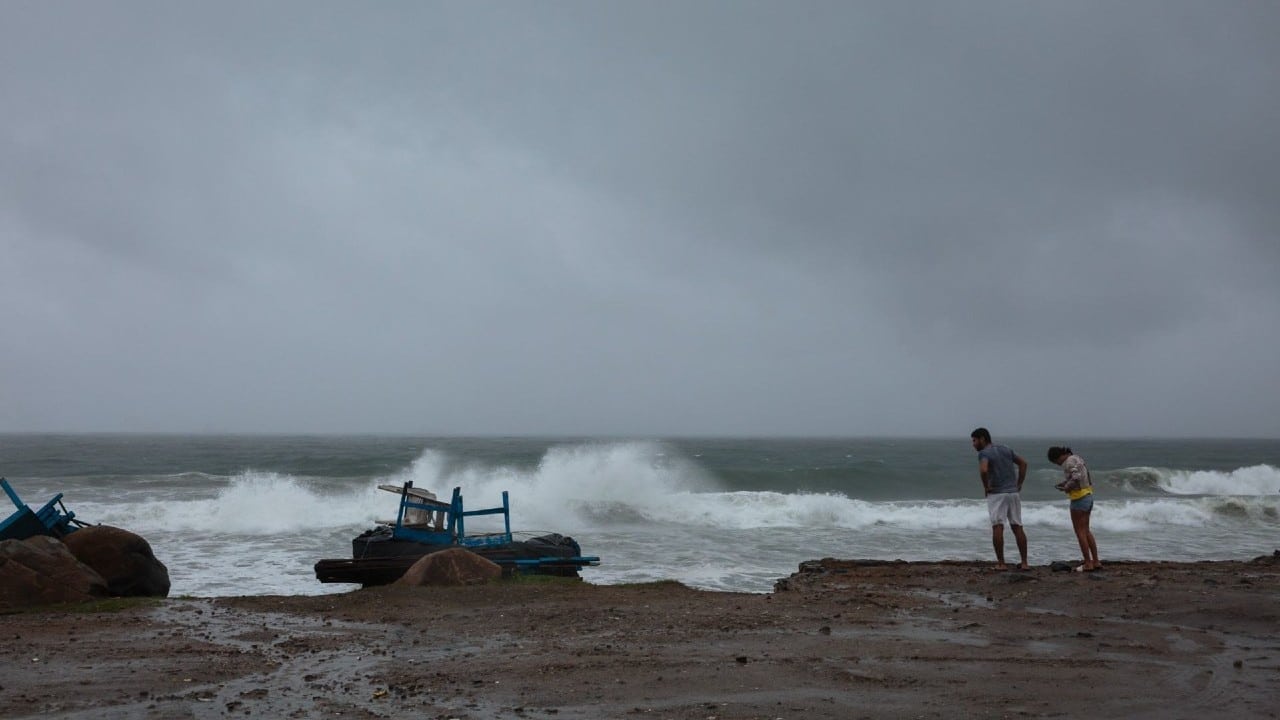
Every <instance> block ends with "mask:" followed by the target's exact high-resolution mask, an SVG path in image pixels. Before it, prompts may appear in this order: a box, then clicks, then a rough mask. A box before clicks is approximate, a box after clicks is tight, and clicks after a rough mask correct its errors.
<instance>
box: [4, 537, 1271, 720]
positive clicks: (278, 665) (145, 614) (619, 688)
mask: <svg viewBox="0 0 1280 720" xmlns="http://www.w3.org/2000/svg"><path fill="white" fill-rule="evenodd" d="M801 568H802V571H801V572H797V573H796V574H794V575H792V576H791V577H789V578H786V579H783V580H780V582H779V587H778V588H777V589H776V590H775V592H772V593H768V594H737V593H716V592H703V591H696V590H691V589H689V588H686V587H684V586H682V585H679V584H677V583H655V584H645V585H630V586H596V585H591V584H588V583H577V582H566V581H557V582H525V581H521V582H503V583H498V584H493V585H488V586H480V587H466V588H394V587H386V588H373V589H369V590H357V591H352V592H349V593H344V594H340V595H321V596H306V597H272V596H265V597H263V596H259V597H228V598H211V599H181V598H171V599H167V600H162V601H141V602H127V603H123V605H124V606H125V607H124V608H123V609H112V608H116V607H117V606H118V605H120V604H121V603H119V602H112V603H108V604H106V605H101V604H99V605H96V606H90V607H82V608H60V609H54V610H39V611H31V612H23V613H16V614H8V615H2V616H0V638H3V644H2V645H0V648H2V649H0V717H5V718H24V717H33V718H34V717H40V718H86V719H87V718H95V719H98V718H226V717H255V718H257V717H282V718H283V717H294V718H303V717H343V718H393V717H394V718H400V717H423V718H459V719H460V720H462V719H479V718H530V719H533V718H538V719H542V718H555V719H557V720H561V719H568V718H632V717H637V718H639V717H652V718H682V719H683V718H688V719H690V720H692V719H695V718H696V719H697V720H708V719H709V718H715V719H717V720H729V719H737V718H744V719H745V718H767V719H770V720H772V719H773V718H788V719H791V718H805V719H811V718H863V717H866V718H883V717H888V718H897V717H902V718H907V717H910V718H942V717H947V718H952V717H965V716H967V717H1046V716H1052V717H1083V716H1090V717H1107V718H1121V717H1123V718H1170V717H1198V716H1209V717H1221V716H1232V717H1239V718H1254V717H1276V715H1277V713H1280V557H1276V556H1266V557H1263V558H1259V559H1258V560H1256V561H1253V562H1197V563H1146V562H1131V563H1111V564H1109V565H1108V567H1107V568H1106V569H1105V570H1103V571H1101V572H1096V573H1073V572H1052V571H1051V570H1050V569H1049V568H1048V567H1037V568H1034V569H1033V570H1032V571H1030V572H1026V573H1017V572H995V571H993V570H991V569H990V564H988V563H966V562H947V563H877V562H872V561H850V560H830V559H828V560H822V561H813V562H810V563H805V564H804V565H802V566H801ZM588 572H589V571H588Z"/></svg>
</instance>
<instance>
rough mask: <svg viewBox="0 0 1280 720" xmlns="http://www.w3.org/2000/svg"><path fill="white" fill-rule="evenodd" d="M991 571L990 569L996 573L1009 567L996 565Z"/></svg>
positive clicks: (1002, 564) (1001, 564)
mask: <svg viewBox="0 0 1280 720" xmlns="http://www.w3.org/2000/svg"><path fill="white" fill-rule="evenodd" d="M991 569H992V570H996V571H1001V570H1008V569H1009V566H1008V565H1005V564H1004V563H996V566H995V567H994V568H991Z"/></svg>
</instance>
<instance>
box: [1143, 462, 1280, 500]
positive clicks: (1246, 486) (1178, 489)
mask: <svg viewBox="0 0 1280 720" xmlns="http://www.w3.org/2000/svg"><path fill="white" fill-rule="evenodd" d="M1157 485H1158V486H1159V487H1160V489H1162V490H1164V491H1165V492H1168V493H1172V494H1174V495H1277V494H1280V468H1275V467H1272V466H1271V465H1253V466H1251V467H1243V468H1238V469H1236V470H1232V471H1230V472H1219V471H1215V470H1196V471H1186V470H1174V471H1168V472H1167V474H1164V473H1162V477H1161V478H1160V480H1159V481H1158V482H1157Z"/></svg>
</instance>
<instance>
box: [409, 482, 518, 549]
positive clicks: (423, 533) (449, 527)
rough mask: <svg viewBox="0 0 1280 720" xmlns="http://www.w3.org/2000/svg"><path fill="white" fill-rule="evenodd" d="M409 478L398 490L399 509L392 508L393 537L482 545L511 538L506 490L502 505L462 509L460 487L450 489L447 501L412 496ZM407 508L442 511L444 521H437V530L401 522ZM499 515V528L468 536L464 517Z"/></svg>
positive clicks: (435, 542)
mask: <svg viewBox="0 0 1280 720" xmlns="http://www.w3.org/2000/svg"><path fill="white" fill-rule="evenodd" d="M411 488H413V482H412V481H409V482H406V483H405V484H404V488H403V489H402V490H401V491H400V509H399V511H397V512H396V525H395V529H394V530H393V531H392V533H391V534H392V537H394V538H396V539H397V540H409V541H412V542H417V543H423V544H426V545H461V546H462V547H484V546H486V545H505V544H507V543H510V542H511V504H510V502H509V500H508V499H507V491H506V490H503V491H502V507H493V508H485V509H483V510H463V509H462V488H460V487H456V488H454V489H453V498H452V499H451V500H450V501H449V502H448V503H443V502H440V501H439V500H427V499H425V498H419V497H415V496H414V495H413V494H412V493H410V492H409V490H410V489H411ZM410 510H421V511H425V512H426V513H429V514H436V513H444V515H445V518H447V524H446V523H438V524H437V525H442V526H443V527H442V528H441V529H439V530H434V529H433V530H428V529H424V528H421V527H416V526H412V525H406V524H405V515H406V514H407V512H408V511H410ZM499 513H500V514H501V515H502V521H503V531H502V532H500V533H487V534H484V535H475V536H471V537H468V536H467V529H466V518H469V517H474V516H476V515H497V514H499Z"/></svg>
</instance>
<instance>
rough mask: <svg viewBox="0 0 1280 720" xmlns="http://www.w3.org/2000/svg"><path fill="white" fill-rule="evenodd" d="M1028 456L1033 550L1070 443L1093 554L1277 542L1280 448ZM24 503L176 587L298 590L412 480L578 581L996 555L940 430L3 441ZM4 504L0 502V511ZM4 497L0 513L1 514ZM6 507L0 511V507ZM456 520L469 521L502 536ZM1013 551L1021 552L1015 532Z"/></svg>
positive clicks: (1212, 553) (966, 457)
mask: <svg viewBox="0 0 1280 720" xmlns="http://www.w3.org/2000/svg"><path fill="white" fill-rule="evenodd" d="M996 441H997V442H1000V443H1004V444H1007V445H1009V446H1010V447H1012V448H1013V449H1014V450H1015V451H1017V452H1018V453H1019V454H1021V455H1022V456H1023V457H1025V458H1027V460H1028V461H1029V462H1030V464H1031V469H1030V471H1029V474H1028V478H1027V482H1026V486H1025V488H1024V492H1023V521H1024V522H1025V524H1026V529H1027V534H1028V536H1029V539H1030V549H1031V562H1032V564H1045V563H1048V562H1050V561H1052V560H1055V559H1063V560H1070V559H1074V558H1076V557H1078V551H1077V549H1076V544H1075V540H1074V536H1073V535H1072V534H1071V529H1070V521H1069V519H1068V515H1067V504H1066V500H1065V499H1064V498H1063V496H1062V495H1061V494H1060V493H1058V492H1057V491H1056V490H1054V489H1053V484H1054V483H1055V482H1057V481H1058V480H1059V479H1060V478H1061V470H1060V469H1059V468H1058V467H1057V466H1055V465H1052V464H1050V463H1049V462H1048V460H1046V459H1045V450H1046V449H1047V448H1048V446H1049V445H1059V444H1068V445H1071V446H1072V447H1073V448H1074V449H1075V451H1076V452H1077V453H1078V454H1079V455H1081V456H1082V457H1084V458H1085V460H1086V461H1087V462H1088V464H1089V466H1090V468H1091V471H1092V473H1093V477H1094V483H1095V486H1096V490H1097V492H1096V496H1095V497H1096V505H1095V509H1094V512H1093V520H1092V525H1093V530H1094V534H1095V536H1096V537H1097V540H1098V546H1099V551H1100V554H1101V556H1102V559H1103V561H1104V562H1106V561H1107V560H1122V559H1123V560H1245V559H1250V558H1253V557H1256V556H1258V555H1263V554H1268V555H1269V554H1271V553H1272V552H1273V551H1274V550H1276V549H1277V548H1280V440H1073V439H1066V441H1065V443H1064V440H1063V439H1060V438H1053V439H1035V438H1001V437H997V438H996ZM0 475H2V476H4V477H6V478H8V480H9V481H10V483H11V484H12V485H13V486H14V488H15V489H16V490H17V492H18V493H19V494H20V495H21V496H22V498H23V500H24V501H25V502H27V503H29V504H31V505H39V504H43V503H44V502H45V501H46V500H48V499H49V497H51V496H52V495H53V494H55V493H59V492H61V493H63V495H64V497H63V502H64V503H65V504H66V506H67V508H68V509H70V510H72V511H74V512H75V513H76V516H77V518H78V519H81V520H84V521H87V522H90V523H102V524H107V525H114V526H117V527H121V528H125V529H127V530H131V531H133V532H135V533H138V534H139V535H141V536H143V537H145V538H146V539H147V540H148V541H149V542H150V543H151V546H152V548H153V549H154V550H155V553H156V555H157V556H158V557H159V558H160V559H161V561H163V562H164V563H165V565H166V566H168V568H169V576H170V579H171V581H172V590H171V593H172V595H175V596H194V597H208V596H224V595H273V594H291V595H311V594H321V593H332V592H344V591H347V590H351V589H354V588H355V587H356V586H354V585H340V584H322V583H319V582H318V581H316V579H315V575H314V570H313V566H314V564H315V562H316V561H317V560H320V559H322V558H343V557H350V554H351V539H352V537H354V536H355V535H358V534H359V533H360V532H362V531H363V530H365V529H367V528H369V527H372V526H373V525H374V524H375V523H376V522H377V521H378V520H382V519H388V518H394V516H395V511H396V504H397V497H396V496H395V495H393V494H391V493H387V492H385V491H380V490H378V489H377V486H378V485H379V484H384V483H391V484H399V483H402V482H404V481H406V480H412V481H413V483H414V485H415V486H417V487H422V488H427V489H429V490H432V491H434V492H435V493H436V494H437V495H439V496H441V497H445V498H447V497H448V495H449V494H450V492H451V491H452V489H453V488H454V487H461V488H462V492H463V496H464V498H465V501H466V504H467V507H468V508H469V509H471V508H480V507H491V506H495V505H499V504H501V493H502V491H503V490H507V491H509V493H510V501H511V524H512V529H513V530H514V531H517V534H518V535H522V536H527V535H532V534H540V533H543V532H559V533H562V534H565V535H570V536H572V537H573V538H575V539H576V540H577V541H578V542H579V543H580V545H581V547H582V551H583V553H584V554H586V555H597V556H599V557H600V558H601V562H600V565H599V566H598V567H592V568H587V569H585V570H583V572H582V575H583V578H584V579H585V580H586V581H587V582H590V583H599V584H614V583H628V582H643V581H650V580H659V579H672V580H678V581H680V582H682V583H685V584H687V585H690V586H693V587H697V588H706V589H714V590H734V591H745V592H768V591H769V590H771V589H772V587H773V583H774V581H775V580H777V579H778V578H781V577H785V576H787V575H789V574H790V573H792V572H793V571H795V569H796V567H797V565H798V564H799V563H801V562H803V561H805V560H810V559H817V558H822V557H838V558H877V559H885V560H891V559H903V560H944V559H954V560H991V559H992V550H991V544H990V531H989V529H988V528H989V526H988V524H987V519H986V509H985V503H984V501H983V499H982V496H981V486H980V483H979V481H978V474H977V458H976V453H975V452H974V451H973V449H972V447H970V444H969V437H968V434H967V432H966V433H961V434H959V435H958V436H957V437H955V438H946V439H839V438H820V439H766V438H715V439H713V438H693V439H580V438H431V437H409V436H404V437H400V436H212V435H210V436H184V435H34V434H17V435H12V434H11V435H0ZM7 502H8V500H7V499H5V498H0V503H7ZM0 507H2V506H0ZM7 513H8V510H3V509H0V514H7ZM486 520H488V521H491V522H498V521H496V520H494V518H491V517H479V518H473V519H469V520H468V526H467V529H468V531H469V532H471V533H475V532H483V531H486V530H496V529H498V527H497V526H496V525H494V526H492V527H488V526H486V525H485V521H486ZM1007 543H1008V547H1007V548H1006V553H1007V554H1008V555H1009V556H1010V557H1016V549H1015V548H1014V547H1013V544H1012V537H1011V536H1007Z"/></svg>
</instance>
